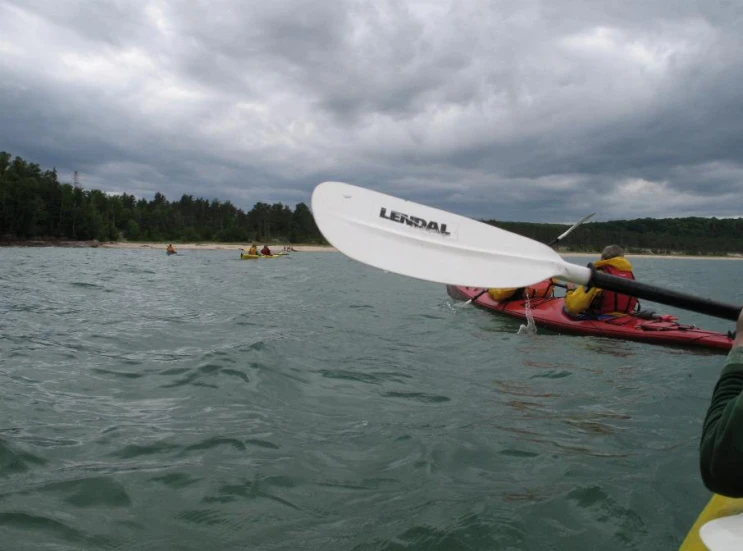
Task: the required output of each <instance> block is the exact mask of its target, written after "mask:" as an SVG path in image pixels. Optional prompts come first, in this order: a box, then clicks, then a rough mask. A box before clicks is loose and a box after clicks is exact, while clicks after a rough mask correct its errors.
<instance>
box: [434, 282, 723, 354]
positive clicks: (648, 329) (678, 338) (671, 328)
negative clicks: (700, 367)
mask: <svg viewBox="0 0 743 551" xmlns="http://www.w3.org/2000/svg"><path fill="white" fill-rule="evenodd" d="M446 289H447V292H448V293H449V296H451V297H452V298H454V299H461V300H470V299H474V298H475V297H476V296H477V295H478V294H480V293H482V292H483V291H484V290H485V289H481V288H477V287H462V286H457V285H447V287H446ZM524 303H525V301H524V300H509V301H503V302H497V301H494V300H493V299H492V298H491V297H490V295H489V294H488V293H483V294H482V295H481V296H480V297H478V298H477V300H473V304H474V305H475V306H478V307H479V308H483V309H485V310H488V311H491V312H494V313H497V314H504V315H506V316H511V317H514V318H518V319H522V320H523V319H526V310H525V304H524ZM530 306H531V314H532V317H533V318H534V323H535V324H536V325H537V326H538V327H544V328H546V329H550V330H552V331H556V332H558V333H572V334H578V335H590V336H600V337H611V338H617V339H625V340H633V341H640V342H646V343H654V344H667V345H677V346H690V347H701V348H709V349H715V350H721V351H724V352H727V351H728V350H730V348H731V347H732V343H733V339H732V338H731V337H730V336H729V335H725V334H723V333H717V332H714V331H706V330H704V329H698V328H696V327H694V326H693V325H684V324H681V323H678V322H677V321H676V318H673V317H672V316H657V317H655V318H653V319H643V318H640V317H637V316H632V315H629V314H628V315H624V316H618V317H616V318H611V319H607V320H590V319H589V320H583V319H575V318H572V317H570V316H568V315H567V314H566V313H565V311H564V309H563V306H564V300H563V299H562V298H557V297H555V298H533V299H531V301H530Z"/></svg>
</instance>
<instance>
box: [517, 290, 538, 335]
mask: <svg viewBox="0 0 743 551" xmlns="http://www.w3.org/2000/svg"><path fill="white" fill-rule="evenodd" d="M524 313H525V314H526V325H523V324H521V326H520V327H519V330H518V333H516V334H517V335H536V334H537V325H536V324H535V323H534V315H533V314H532V313H531V300H529V295H526V300H525V301H524Z"/></svg>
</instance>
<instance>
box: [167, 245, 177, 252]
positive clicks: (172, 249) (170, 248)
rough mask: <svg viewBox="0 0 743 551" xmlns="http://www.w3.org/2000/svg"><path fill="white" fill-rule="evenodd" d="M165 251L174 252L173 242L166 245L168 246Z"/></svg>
mask: <svg viewBox="0 0 743 551" xmlns="http://www.w3.org/2000/svg"><path fill="white" fill-rule="evenodd" d="M166 251H167V253H168V254H175V253H176V251H175V247H173V244H172V243H171V244H170V245H168V248H167V249H166Z"/></svg>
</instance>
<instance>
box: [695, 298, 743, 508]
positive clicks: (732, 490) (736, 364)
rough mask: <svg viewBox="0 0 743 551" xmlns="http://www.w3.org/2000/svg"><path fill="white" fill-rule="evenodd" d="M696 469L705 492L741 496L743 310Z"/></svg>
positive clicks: (742, 460) (719, 384)
mask: <svg viewBox="0 0 743 551" xmlns="http://www.w3.org/2000/svg"><path fill="white" fill-rule="evenodd" d="M699 466H700V469H701V472H702V481H703V482H704V485H705V486H706V487H707V489H709V490H710V491H712V492H714V493H716V494H720V495H723V496H727V497H743V476H741V469H743V311H742V312H741V314H740V315H739V316H738V324H737V325H736V327H735V339H734V340H733V347H732V348H731V349H730V352H728V355H727V359H726V360H725V364H724V367H723V368H722V373H721V375H720V378H719V379H718V381H717V384H716V385H715V390H714V391H713V392H712V402H711V404H710V406H709V409H708V410H707V417H706V418H705V419H704V425H703V428H702V439H701V442H700V444H699Z"/></svg>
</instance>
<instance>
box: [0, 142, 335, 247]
mask: <svg viewBox="0 0 743 551" xmlns="http://www.w3.org/2000/svg"><path fill="white" fill-rule="evenodd" d="M0 238H3V239H5V240H13V239H67V240H98V241H119V240H121V239H126V240H130V241H174V242H179V241H181V242H182V241H215V242H232V243H235V242H240V243H246V242H251V241H269V240H280V241H288V242H290V243H326V241H325V240H324V238H323V237H322V234H321V233H320V231H319V230H318V229H317V225H316V224H315V219H314V218H313V217H312V213H311V212H310V209H309V207H308V206H307V205H305V204H304V203H298V204H297V205H296V206H295V207H294V209H291V208H290V207H289V206H287V205H284V204H282V203H274V204H268V203H261V202H259V203H256V204H255V206H254V207H253V208H252V209H251V210H250V211H249V212H244V211H243V210H241V209H239V208H237V207H235V205H233V204H232V203H231V202H230V201H219V200H217V199H213V200H211V201H209V200H207V199H201V198H194V197H193V196H192V195H183V196H182V197H181V198H180V200H178V201H168V200H167V198H166V197H165V196H164V195H163V194H161V193H156V194H155V197H154V198H153V199H152V200H151V201H147V200H146V199H137V198H136V197H135V196H134V195H129V194H127V193H124V194H121V195H108V194H106V193H103V192H102V191H100V190H97V189H93V190H86V189H82V188H81V187H79V186H75V185H72V184H69V183H61V182H60V181H59V180H58V177H57V171H56V170H55V169H53V170H42V169H41V168H40V167H39V165H37V164H35V163H30V162H26V161H24V160H23V159H22V158H20V157H15V158H12V157H11V155H10V154H9V153H6V152H0Z"/></svg>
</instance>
